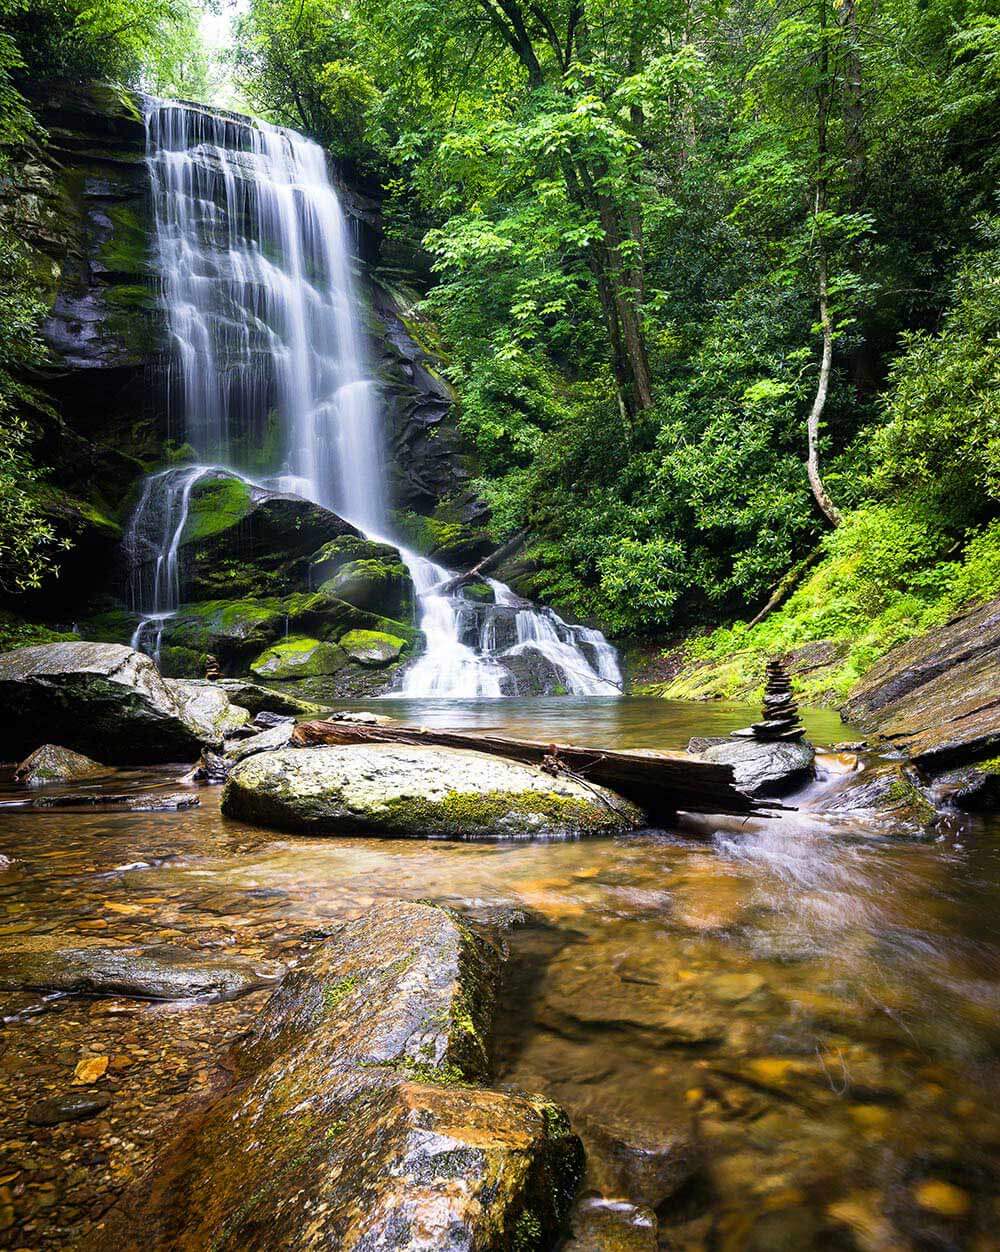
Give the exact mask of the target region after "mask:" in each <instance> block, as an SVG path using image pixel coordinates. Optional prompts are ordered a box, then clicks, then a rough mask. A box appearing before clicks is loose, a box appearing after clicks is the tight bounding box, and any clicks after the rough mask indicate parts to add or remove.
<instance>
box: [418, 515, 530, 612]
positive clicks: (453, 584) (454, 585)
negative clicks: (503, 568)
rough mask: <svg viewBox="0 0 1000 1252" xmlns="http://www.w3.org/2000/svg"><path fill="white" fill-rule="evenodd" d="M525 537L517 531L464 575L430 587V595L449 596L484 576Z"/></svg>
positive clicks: (511, 552)
mask: <svg viewBox="0 0 1000 1252" xmlns="http://www.w3.org/2000/svg"><path fill="white" fill-rule="evenodd" d="M527 537H528V532H527V531H526V530H519V531H518V532H517V534H516V535H513V536H512V537H511V538H510V539H508V540H507V542H506V543H503V544H501V545H500V547H499V548H497V549H496V550H495V551H493V552H490V553H489V554H488V555H487V556H484V557H483V559H482V560H481V561H480V562H478V564H476V565H473V567H472V569H467V570H466V571H465V573H464V574H455V575H454V577H452V578H448V579H445V581H444V582H442V583H438V585H437V586H436V587H432V588H431V591H432V594H434V595H437V596H450V595H451V593H452V592H453V591H457V590H458V589H459V587H464V586H465V584H466V583H471V582H472V581H473V580H474V579H476V578H478V577H479V576H480V575H481V574H485V573H486V572H487V571H488V570H491V569H493V567H494V566H495V565H499V564H500V562H501V561H505V560H506V559H507V557H509V556H512V555H513V554H514V553H515V552H516V551H517V550H518V548H520V546H521V545H522V544H523V543H524V541H525V539H526V538H527Z"/></svg>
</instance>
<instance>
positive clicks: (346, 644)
mask: <svg viewBox="0 0 1000 1252" xmlns="http://www.w3.org/2000/svg"><path fill="white" fill-rule="evenodd" d="M339 646H340V647H341V648H343V650H344V651H345V652H346V653H347V655H348V656H349V657H351V659H352V660H355V661H358V662H359V663H360V664H361V665H370V666H372V667H373V668H375V669H378V668H380V667H381V666H383V665H388V664H389V663H390V662H391V661H395V660H396V659H397V658H398V657H399V654H400V653H401V652H402V651H403V649H404V648H405V647H406V640H405V639H400V638H398V636H396V635H388V634H386V633H385V631H381V630H350V631H348V632H347V634H346V635H342V636H341V638H340V645H339Z"/></svg>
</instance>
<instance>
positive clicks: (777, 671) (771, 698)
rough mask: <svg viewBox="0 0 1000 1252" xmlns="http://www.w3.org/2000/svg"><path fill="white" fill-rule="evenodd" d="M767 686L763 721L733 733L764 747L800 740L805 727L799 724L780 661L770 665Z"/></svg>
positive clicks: (788, 680)
mask: <svg viewBox="0 0 1000 1252" xmlns="http://www.w3.org/2000/svg"><path fill="white" fill-rule="evenodd" d="M766 675H767V677H766V679H765V682H764V706H763V709H762V714H763V719H764V720H763V721H760V722H754V724H753V725H752V726H748V727H747V728H746V729H745V730H736V731H734V732H733V733H734V734H735V735H739V736H740V738H742V739H759V740H761V741H762V742H764V743H769V742H773V741H775V740H778V739H801V738H802V736H803V735H804V734H805V727H804V726H803V725H802V723H801V722H800V721H799V707H798V705H797V704H796V703H795V699H794V697H793V696H792V680H791V679H790V678H789V677H788V671H787V670H786V669H785V667H784V665H782V663H781V662H780V661H768V663H767V670H766Z"/></svg>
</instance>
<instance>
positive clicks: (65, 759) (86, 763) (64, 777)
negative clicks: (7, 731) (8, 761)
mask: <svg viewBox="0 0 1000 1252" xmlns="http://www.w3.org/2000/svg"><path fill="white" fill-rule="evenodd" d="M106 772H107V771H106V767H105V766H103V765H101V764H100V763H99V762H97V761H92V760H91V759H90V757H89V756H81V754H80V753H79V752H71V751H70V749H69V748H60V747H59V745H58V744H54V743H43V744H42V746H41V747H40V748H36V749H35V750H34V752H32V754H31V755H30V756H29V757H26V758H25V759H24V760H23V761H22V762H21V764H20V765H19V766H18V767H17V769H16V770H15V771H14V781H15V782H18V783H20V784H21V785H22V786H25V787H44V786H45V784H46V783H65V782H76V781H78V780H79V779H81V778H92V777H93V776H94V775H95V774H103V773H106Z"/></svg>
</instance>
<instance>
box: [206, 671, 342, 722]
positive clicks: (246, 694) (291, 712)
mask: <svg viewBox="0 0 1000 1252" xmlns="http://www.w3.org/2000/svg"><path fill="white" fill-rule="evenodd" d="M216 686H218V687H221V688H222V690H223V691H225V692H226V694H227V695H228V696H229V698H230V700H232V701H233V703H234V704H238V705H240V706H241V707H242V708H244V709H246V710H247V711H248V712H249V714H250V716H251V717H252V718H253V719H254V724H255V725H256V724H258V720H257V719H258V717H259V716H260V715H261V714H262V713H266V714H279V715H282V716H288V717H319V716H320V714H322V713H324V712H326V710H325V709H324V707H323V705H322V704H312V703H310V701H308V700H300V699H299V698H298V697H297V696H294V695H290V694H288V693H287V692H284V691H274V690H273V689H272V688H271V687H262V686H260V685H259V684H258V683H253V682H250V681H248V680H246V679H242V678H220V679H219V680H218V682H217V683H216Z"/></svg>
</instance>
